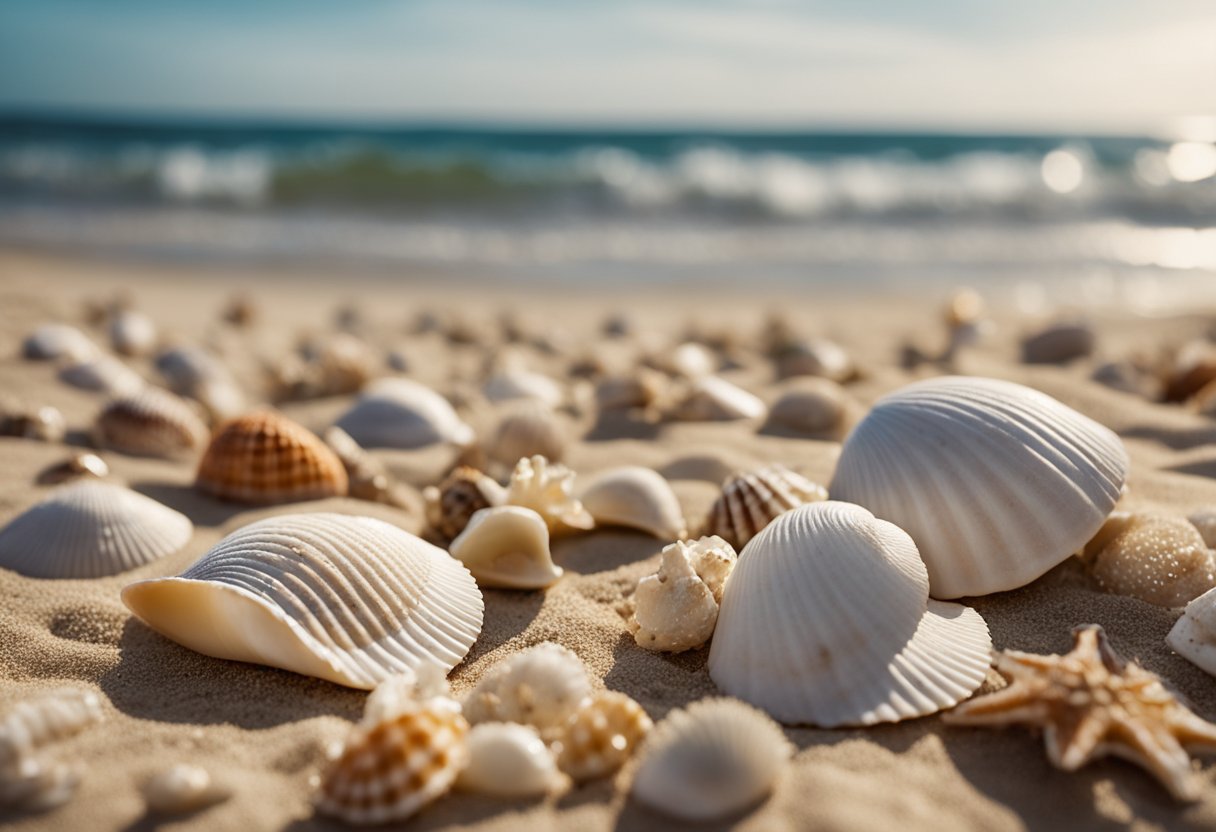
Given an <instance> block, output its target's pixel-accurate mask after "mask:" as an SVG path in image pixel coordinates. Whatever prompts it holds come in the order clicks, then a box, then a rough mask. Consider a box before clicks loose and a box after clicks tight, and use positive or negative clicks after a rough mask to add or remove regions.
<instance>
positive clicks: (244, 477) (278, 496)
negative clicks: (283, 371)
mask: <svg viewBox="0 0 1216 832" xmlns="http://www.w3.org/2000/svg"><path fill="white" fill-rule="evenodd" d="M195 484H196V485H197V486H198V488H199V490H201V491H205V492H206V493H208V494H211V495H213V496H216V497H219V498H220V499H222V500H233V501H235V502H240V503H253V504H257V505H268V504H274V503H290V502H295V501H299V500H319V499H323V498H325V497H335V496H343V495H345V494H346V492H347V488H348V481H347V477H346V468H345V466H343V465H342V461H341V460H340V459H338V457H337V455H336V454H334V452H333V451H331V450H330V449H329V448H328V447H327V446H326V444H325V443H324V442H322V441H321V440H320V439H318V438H317V437H316V436H315V435H314V434H313V433H311V432H310V431H308V430H306V429H305V428H303V427H301V426H300V425H298V424H296V423H295V422H293V421H291V420H290V419H288V418H287V417H286V416H283V415H282V414H280V413H277V412H275V411H272V410H260V411H255V412H253V413H250V414H247V415H245V416H241V417H240V418H238V419H234V420H232V421H231V422H228V423H227V424H225V425H222V426H221V427H220V428H219V429H218V430H217V431H216V433H215V436H214V437H212V439H211V444H210V445H209V446H208V447H207V452H206V453H205V454H203V458H202V461H201V462H199V466H198V478H197V480H196V483H195Z"/></svg>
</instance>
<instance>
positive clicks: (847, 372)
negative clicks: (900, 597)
mask: <svg viewBox="0 0 1216 832" xmlns="http://www.w3.org/2000/svg"><path fill="white" fill-rule="evenodd" d="M776 360H777V375H778V377H780V378H792V377H794V376H817V377H819V378H826V379H830V380H832V381H835V382H844V381H849V380H851V379H852V378H853V377H854V376H856V375H857V368H856V366H855V365H854V364H853V359H852V358H850V357H849V354H848V353H847V352H846V351H845V349H844V347H842V346H840V345H839V344H837V343H836V342H835V341H829V340H828V339H826V338H812V339H810V340H807V341H796V342H794V343H792V344H788V345H787V346H785V348H783V349H782V350H781V352H780V353H779V354H778V355H777V356H776Z"/></svg>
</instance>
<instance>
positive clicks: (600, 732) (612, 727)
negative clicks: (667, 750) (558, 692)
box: [554, 691, 654, 782]
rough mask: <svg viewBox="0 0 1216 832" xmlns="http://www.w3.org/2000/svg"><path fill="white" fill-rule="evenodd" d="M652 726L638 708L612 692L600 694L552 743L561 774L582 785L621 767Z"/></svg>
mask: <svg viewBox="0 0 1216 832" xmlns="http://www.w3.org/2000/svg"><path fill="white" fill-rule="evenodd" d="M653 726H654V723H653V722H652V721H651V719H650V716H649V715H648V714H647V713H646V711H645V710H643V708H642V706H641V705H639V704H638V703H637V702H635V701H634V700H633V699H631V698H630V697H628V696H626V695H625V694H623V693H618V692H616V691H601V692H600V693H598V694H596V695H595V696H594V697H592V699H591V701H589V702H587V703H586V704H585V705H583V706H582V707H581V708H579V709H578V710H577V711H575V712H574V713H573V714H572V715H571V716H570V717H569V719H568V720H567V721H566V724H565V726H564V727H563V728H562V733H561V736H560V738H559V739H558V740H557V741H556V742H555V743H554V748H555V749H556V750H557V763H558V765H559V766H561V769H562V771H564V772H565V773H566V774H568V775H570V776H571V777H572V778H574V779H575V780H577V781H579V782H582V781H585V780H594V779H596V778H599V777H607V776H608V775H610V774H612V773H613V772H614V771H616V770H617V769H619V768H620V767H621V766H622V765H624V763H625V761H626V760H628V759H629V757H630V756H631V755H632V754H633V752H634V751H635V750H636V749H637V747H638V745H640V744H641V743H642V741H643V740H644V739H645V738H646V735H647V734H649V733H650V729H651V728H652V727H653Z"/></svg>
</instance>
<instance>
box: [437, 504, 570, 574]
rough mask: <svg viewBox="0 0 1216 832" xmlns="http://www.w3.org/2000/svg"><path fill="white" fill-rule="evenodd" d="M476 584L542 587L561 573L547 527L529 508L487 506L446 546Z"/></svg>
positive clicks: (542, 519) (470, 519)
mask: <svg viewBox="0 0 1216 832" xmlns="http://www.w3.org/2000/svg"><path fill="white" fill-rule="evenodd" d="M448 551H449V552H450V553H451V554H452V557H454V558H456V559H457V560H458V561H460V562H461V563H463V564H464V565H465V566H466V567H468V570H469V571H470V572H472V573H473V577H474V578H476V579H477V583H478V584H479V585H480V586H486V587H502V588H507V589H542V588H544V587H546V586H549V585H550V584H552V583H554V582H556V581H557V579H558V578H560V577H561V576H562V570H561V567H559V566H556V565H555V564H554V563H553V556H552V555H551V554H550V553H549V527H548V526H547V525H546V524H545V521H544V518H542V517H541V516H540V515H539V514H537V513H536V512H535V511H532V509H529V508H522V507H520V506H491V507H490V508H483V509H481V510H480V511H478V512H477V513H475V514H474V515H473V516H472V517H471V518H469V522H468V525H466V526H465V528H464V530H463V531H462V532H461V533H460V534H459V535H458V536H457V537H456V539H455V540H453V541H452V543H451V545H450V546H448Z"/></svg>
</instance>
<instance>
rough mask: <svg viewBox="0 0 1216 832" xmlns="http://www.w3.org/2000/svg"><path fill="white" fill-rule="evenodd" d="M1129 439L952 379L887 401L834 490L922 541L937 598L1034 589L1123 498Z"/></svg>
mask: <svg viewBox="0 0 1216 832" xmlns="http://www.w3.org/2000/svg"><path fill="white" fill-rule="evenodd" d="M1127 468H1128V458H1127V452H1126V451H1125V450H1124V448H1123V444H1122V443H1121V442H1120V441H1119V437H1118V436H1116V435H1115V434H1114V433H1113V432H1111V431H1110V430H1108V429H1107V428H1105V427H1103V426H1102V425H1100V424H1098V423H1097V422H1095V421H1093V420H1092V419H1089V418H1087V417H1085V416H1082V415H1081V414H1080V413H1077V412H1076V411H1074V410H1071V409H1070V408H1068V407H1066V406H1064V405H1063V404H1061V403H1060V402H1058V401H1056V400H1055V399H1053V398H1051V397H1050V396H1047V395H1045V394H1043V393H1040V392H1038V391H1036V390H1031V389H1030V388H1028V387H1022V386H1021V385H1018V384H1013V383H1010V382H1007V381H998V380H994V379H983V378H965V377H945V378H937V379H930V380H927V381H921V382H917V383H915V384H912V385H909V386H908V387H905V388H903V389H901V390H898V391H896V392H895V393H892V394H891V395H889V396H887V397H885V398H883V399H881V400H880V401H879V402H878V403H877V404H875V405H874V408H873V409H872V410H871V411H870V413H869V414H868V415H867V416H866V417H865V419H863V420H862V421H861V422H860V423H859V424H858V425H857V427H856V428H855V429H854V430H853V432H852V433H851V434H850V436H849V438H848V439H847V440H846V442H845V444H844V448H843V450H842V451H841V455H840V460H839V462H838V463H837V465H836V474H835V477H834V479H833V480H832V484H831V488H830V489H829V490H830V492H831V495H832V499H834V500H844V501H847V502H852V503H858V504H859V505H863V506H865V507H866V508H868V509H870V510H871V511H873V512H874V514H875V515H876V516H878V517H881V518H883V519H884V520H889V521H891V522H892V523H895V524H896V525H898V526H899V527H900V528H902V529H904V530H905V531H907V532H908V534H910V535H911V536H912V539H913V540H915V541H916V545H917V546H918V547H919V549H920V553H921V556H922V557H923V558H924V560H925V564H926V566H928V568H929V580H930V584H931V586H932V595H933V597H935V598H958V597H961V596H964V595H987V594H989V593H992V592H1001V591H1004V590H1008V589H1015V588H1017V587H1020V586H1024V585H1026V584H1028V583H1030V582H1031V581H1033V580H1034V579H1035V578H1037V577H1039V576H1040V575H1042V574H1043V573H1045V572H1047V571H1048V570H1049V569H1051V568H1052V567H1053V566H1055V565H1056V564H1058V563H1061V562H1063V561H1064V560H1066V559H1067V558H1068V557H1069V556H1070V555H1072V554H1074V553H1075V552H1077V551H1079V550H1080V549H1081V548H1082V547H1083V546H1084V545H1085V543H1086V541H1088V540H1089V539H1090V538H1091V537H1093V535H1094V533H1095V532H1097V531H1098V529H1099V528H1100V527H1101V526H1102V522H1103V521H1104V520H1105V519H1106V516H1107V515H1108V514H1110V512H1111V510H1112V509H1113V508H1114V506H1115V502H1116V501H1117V500H1118V499H1119V496H1120V491H1121V489H1122V487H1123V482H1124V479H1125V478H1126V476H1127Z"/></svg>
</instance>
